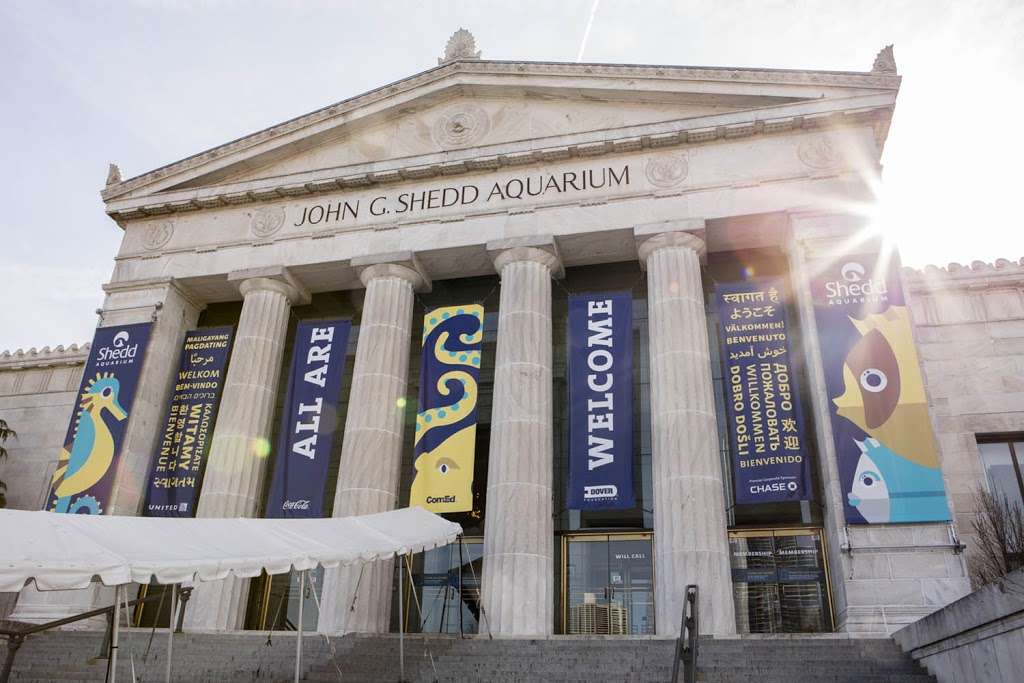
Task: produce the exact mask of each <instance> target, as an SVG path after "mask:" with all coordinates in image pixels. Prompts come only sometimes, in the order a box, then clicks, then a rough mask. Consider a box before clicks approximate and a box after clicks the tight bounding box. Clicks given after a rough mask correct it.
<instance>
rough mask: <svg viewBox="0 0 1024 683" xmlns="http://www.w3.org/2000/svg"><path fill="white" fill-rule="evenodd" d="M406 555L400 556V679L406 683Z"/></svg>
mask: <svg viewBox="0 0 1024 683" xmlns="http://www.w3.org/2000/svg"><path fill="white" fill-rule="evenodd" d="M404 560H405V556H404V555H403V556H400V557H399V558H398V561H399V565H400V566H399V568H398V671H399V674H398V680H399V681H400V683H405V617H404V615H403V614H402V611H403V609H404V607H405V591H404V590H403V584H404V582H403V581H402V575H403V574H404V573H405V567H403V566H401V564H403V563H404Z"/></svg>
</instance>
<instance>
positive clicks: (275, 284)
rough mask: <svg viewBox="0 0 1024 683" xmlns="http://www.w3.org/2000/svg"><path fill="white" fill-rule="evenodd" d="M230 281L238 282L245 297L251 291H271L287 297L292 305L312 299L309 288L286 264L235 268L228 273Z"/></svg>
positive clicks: (306, 302) (301, 303)
mask: <svg viewBox="0 0 1024 683" xmlns="http://www.w3.org/2000/svg"><path fill="white" fill-rule="evenodd" d="M228 282H234V283H237V285H238V291H239V292H240V293H241V294H242V296H243V297H244V296H246V295H247V294H248V293H249V292H256V291H271V292H277V293H279V294H281V295H283V296H285V297H287V299H288V302H289V303H290V304H291V305H292V306H300V305H303V304H308V303H309V300H310V294H309V290H307V289H306V287H305V286H304V285H303V284H302V283H301V282H299V281H298V280H297V279H296V278H295V276H294V275H292V273H291V271H290V270H288V269H287V268H285V267H284V266H269V267H267V268H247V269H245V270H235V271H232V272H230V273H228Z"/></svg>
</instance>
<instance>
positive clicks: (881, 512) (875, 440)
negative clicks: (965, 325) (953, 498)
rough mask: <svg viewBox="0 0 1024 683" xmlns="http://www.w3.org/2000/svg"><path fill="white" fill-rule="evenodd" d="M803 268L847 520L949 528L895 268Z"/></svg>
mask: <svg viewBox="0 0 1024 683" xmlns="http://www.w3.org/2000/svg"><path fill="white" fill-rule="evenodd" d="M809 267H810V272H811V273H812V276H811V294H812V297H813V301H814V315H815V323H816V327H817V329H818V336H819V338H820V347H821V359H822V365H823V367H824V370H825V385H826V388H827V390H828V397H829V408H830V412H831V423H832V434H833V440H834V442H835V448H836V455H837V457H838V460H839V463H838V464H839V476H840V481H841V485H842V490H843V496H844V500H843V503H844V505H845V513H846V521H847V522H848V523H850V524H865V523H866V524H884V523H905V522H936V521H946V520H948V519H949V518H950V515H949V505H948V503H947V501H946V488H945V485H944V483H943V479H942V468H941V466H940V463H939V452H938V447H937V445H936V442H935V435H934V433H933V431H932V425H931V421H930V419H929V416H928V400H927V397H926V396H925V391H924V380H923V377H922V375H921V368H920V363H919V360H918V356H917V349H916V348H915V346H914V338H913V329H912V322H911V319H910V310H909V308H908V307H907V303H906V300H905V298H904V294H903V287H902V285H901V284H900V279H899V259H898V258H897V257H896V255H895V254H893V255H892V256H891V257H886V256H883V255H880V254H877V253H871V254H858V255H849V256H842V257H839V258H836V259H831V260H821V261H812V262H811V263H810V264H809Z"/></svg>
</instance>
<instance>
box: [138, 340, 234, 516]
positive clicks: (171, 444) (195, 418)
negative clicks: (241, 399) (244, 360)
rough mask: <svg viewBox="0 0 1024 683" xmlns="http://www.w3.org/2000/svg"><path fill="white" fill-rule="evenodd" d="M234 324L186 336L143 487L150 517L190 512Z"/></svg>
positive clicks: (194, 499) (210, 434)
mask: <svg viewBox="0 0 1024 683" xmlns="http://www.w3.org/2000/svg"><path fill="white" fill-rule="evenodd" d="M233 335H234V328H232V327H205V328H202V329H198V330H192V331H190V332H189V333H188V334H186V335H185V342H184V344H183V345H182V348H181V358H180V359H179V360H178V371H177V373H175V375H174V389H173V390H172V392H171V400H170V402H169V403H168V405H167V412H166V415H165V417H164V421H163V422H162V424H163V430H162V432H161V437H160V443H159V444H158V445H157V450H156V453H155V454H154V456H153V465H152V467H151V468H150V472H149V487H148V489H147V490H146V506H145V514H146V515H147V516H149V517H193V516H195V510H196V498H197V496H198V495H199V486H200V484H201V482H202V477H203V470H204V468H205V466H206V456H207V455H208V454H209V450H210V443H211V442H212V440H213V427H214V424H215V423H216V421H217V409H218V407H219V406H220V397H221V394H222V393H223V391H224V376H225V374H226V373H227V365H228V355H229V354H230V353H231V338H232V336H233Z"/></svg>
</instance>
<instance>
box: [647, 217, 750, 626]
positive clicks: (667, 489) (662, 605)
mask: <svg viewBox="0 0 1024 683" xmlns="http://www.w3.org/2000/svg"><path fill="white" fill-rule="evenodd" d="M703 228H704V221H702V220H688V221H671V222H667V223H656V224H650V225H646V226H640V227H638V228H636V230H635V231H634V232H635V235H636V238H637V242H638V244H639V251H640V262H641V263H642V264H643V266H644V268H645V269H646V270H647V307H648V316H649V324H650V345H651V356H650V357H651V438H652V444H653V453H652V470H653V471H652V475H653V479H654V557H655V561H654V575H655V598H654V600H655V606H656V620H657V631H658V635H672V636H674V635H677V634H678V633H679V625H680V618H681V615H682V609H683V599H684V596H685V592H686V586H687V584H691V583H693V584H697V585H698V586H699V590H700V603H699V606H700V628H701V632H702V633H705V634H714V635H724V634H729V633H735V631H736V621H735V616H734V609H733V602H732V581H731V577H730V570H729V540H728V533H727V528H726V521H725V495H724V491H723V489H722V468H721V461H720V459H719V452H718V425H717V422H716V420H715V394H714V384H713V383H712V381H711V354H710V351H709V348H708V335H707V320H706V318H705V314H704V288H703V286H702V285H701V276H700V260H701V255H702V253H703V251H704V241H703V240H702V239H701V238H699V237H697V236H696V235H694V234H692V233H691V232H685V231H687V230H700V229H703Z"/></svg>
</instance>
